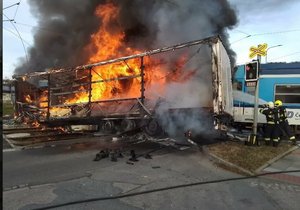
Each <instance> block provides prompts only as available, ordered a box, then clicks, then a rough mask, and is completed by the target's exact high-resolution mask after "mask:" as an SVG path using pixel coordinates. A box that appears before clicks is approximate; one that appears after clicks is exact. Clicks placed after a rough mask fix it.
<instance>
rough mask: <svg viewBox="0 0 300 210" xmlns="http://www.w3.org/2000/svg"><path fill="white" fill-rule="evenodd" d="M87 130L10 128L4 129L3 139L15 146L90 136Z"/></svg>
mask: <svg viewBox="0 0 300 210" xmlns="http://www.w3.org/2000/svg"><path fill="white" fill-rule="evenodd" d="M90 136H92V134H91V133H87V132H66V131H63V130H62V129H55V128H46V129H44V128H10V129H4V130H3V137H4V138H3V139H4V140H6V141H7V142H8V143H9V144H10V145H12V146H15V147H26V146H31V145H37V144H43V143H50V144H51V142H52V143H53V144H55V143H56V142H59V141H64V140H71V139H76V138H82V137H90Z"/></svg>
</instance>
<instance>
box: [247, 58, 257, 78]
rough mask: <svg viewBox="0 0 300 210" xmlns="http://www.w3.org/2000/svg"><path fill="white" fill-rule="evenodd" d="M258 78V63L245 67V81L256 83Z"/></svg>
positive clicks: (248, 64) (254, 62)
mask: <svg viewBox="0 0 300 210" xmlns="http://www.w3.org/2000/svg"><path fill="white" fill-rule="evenodd" d="M257 78H258V61H253V62H251V63H247V64H246V65H245V81H247V82H248V81H256V80H257Z"/></svg>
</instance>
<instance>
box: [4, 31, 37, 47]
mask: <svg viewBox="0 0 300 210" xmlns="http://www.w3.org/2000/svg"><path fill="white" fill-rule="evenodd" d="M3 29H4V30H5V31H7V32H9V33H11V34H13V35H14V36H16V37H17V38H20V37H19V35H18V34H16V33H15V32H13V31H11V30H9V29H7V28H5V27H3ZM22 40H23V42H24V43H25V44H27V45H28V46H31V44H30V43H29V42H28V41H26V40H25V39H23V38H22Z"/></svg>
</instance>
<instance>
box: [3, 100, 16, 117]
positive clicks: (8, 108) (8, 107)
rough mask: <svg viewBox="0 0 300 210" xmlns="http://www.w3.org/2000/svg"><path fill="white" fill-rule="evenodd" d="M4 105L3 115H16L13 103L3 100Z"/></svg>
mask: <svg viewBox="0 0 300 210" xmlns="http://www.w3.org/2000/svg"><path fill="white" fill-rule="evenodd" d="M2 105H3V107H2V111H3V112H2V114H3V116H5V115H10V116H13V115H14V107H13V105H12V104H11V103H8V102H3V104H2Z"/></svg>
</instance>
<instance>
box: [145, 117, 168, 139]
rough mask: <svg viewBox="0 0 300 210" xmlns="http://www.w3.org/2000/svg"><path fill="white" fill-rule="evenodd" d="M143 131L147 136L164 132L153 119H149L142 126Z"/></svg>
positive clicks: (154, 135)
mask: <svg viewBox="0 0 300 210" xmlns="http://www.w3.org/2000/svg"><path fill="white" fill-rule="evenodd" d="M144 131H145V133H147V134H148V135H149V136H153V137H159V136H162V135H163V133H164V132H163V130H162V128H161V127H160V125H159V124H158V122H157V121H156V120H154V119H152V120H150V121H149V123H148V124H147V125H146V126H145V127H144Z"/></svg>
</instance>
